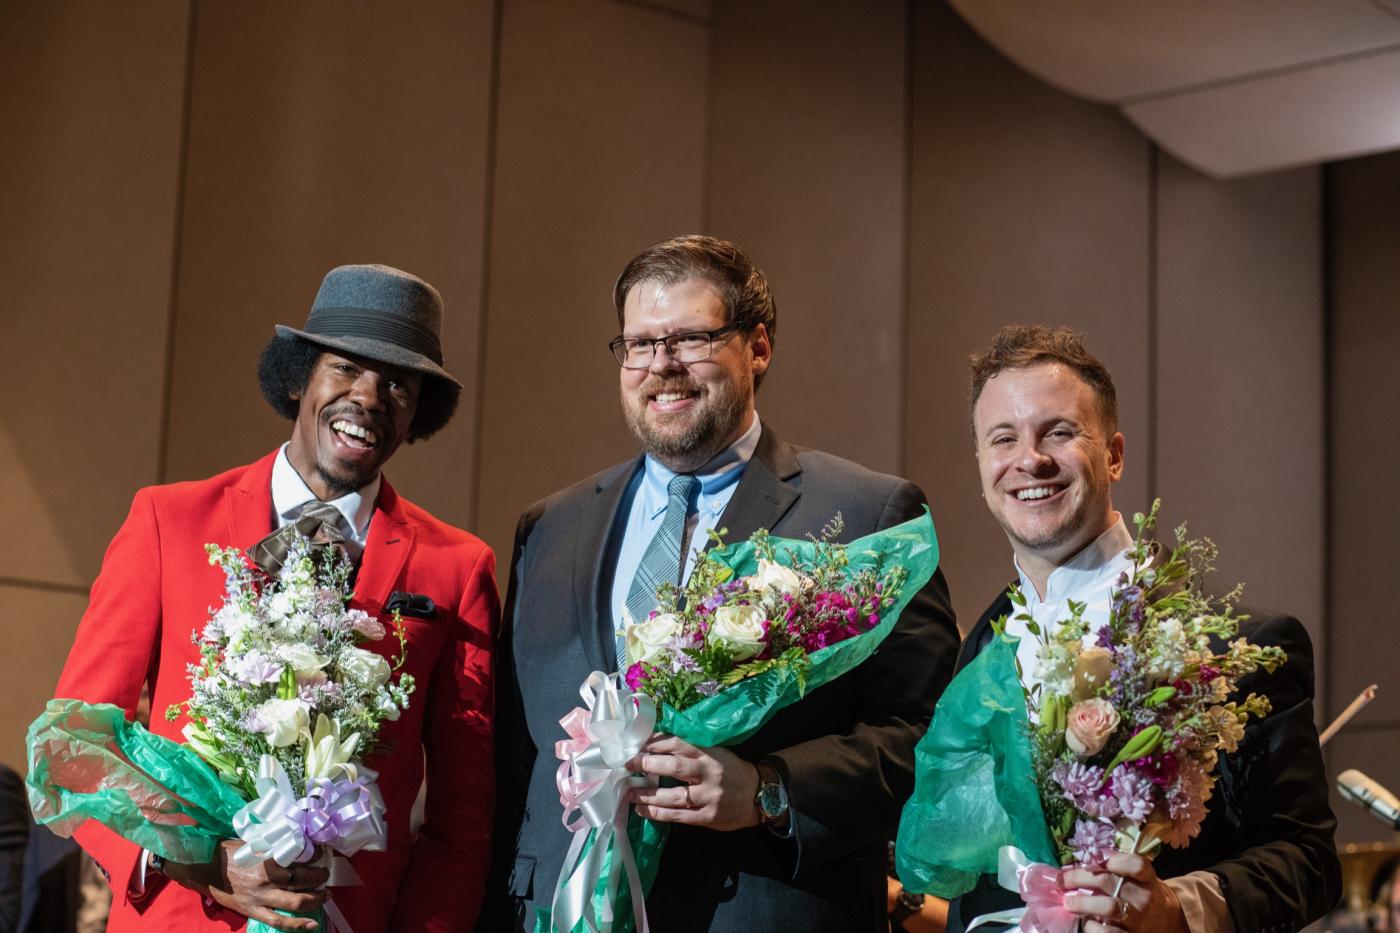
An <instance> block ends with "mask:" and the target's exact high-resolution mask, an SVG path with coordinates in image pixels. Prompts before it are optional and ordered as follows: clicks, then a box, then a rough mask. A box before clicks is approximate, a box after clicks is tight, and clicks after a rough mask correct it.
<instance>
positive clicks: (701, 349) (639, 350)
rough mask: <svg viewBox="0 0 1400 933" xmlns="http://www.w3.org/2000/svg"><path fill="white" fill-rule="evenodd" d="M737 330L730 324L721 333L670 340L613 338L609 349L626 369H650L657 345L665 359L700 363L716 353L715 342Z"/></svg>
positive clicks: (700, 333)
mask: <svg viewBox="0 0 1400 933" xmlns="http://www.w3.org/2000/svg"><path fill="white" fill-rule="evenodd" d="M738 329H739V325H738V324H729V325H726V326H724V327H721V328H720V329H719V330H697V331H693V332H691V333H688V334H672V335H671V336H669V337H614V338H613V339H612V340H610V341H608V349H609V350H611V351H612V355H613V356H614V357H616V358H617V362H618V363H619V364H620V365H621V366H622V368H623V369H646V368H647V367H649V366H651V361H652V360H653V359H655V358H656V347H657V345H658V344H660V345H662V346H664V347H665V348H666V355H667V356H669V357H670V358H671V359H673V360H675V361H676V362H677V363H700V362H703V361H705V360H708V359H709V358H710V356H711V354H713V353H714V350H715V341H716V340H718V339H719V338H720V337H723V336H724V335H725V334H730V333H733V332H734V331H736V330H738Z"/></svg>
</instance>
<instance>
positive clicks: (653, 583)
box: [617, 475, 700, 671]
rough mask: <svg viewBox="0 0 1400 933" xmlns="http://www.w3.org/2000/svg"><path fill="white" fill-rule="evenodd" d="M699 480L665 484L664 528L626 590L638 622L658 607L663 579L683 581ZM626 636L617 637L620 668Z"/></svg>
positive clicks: (679, 479)
mask: <svg viewBox="0 0 1400 933" xmlns="http://www.w3.org/2000/svg"><path fill="white" fill-rule="evenodd" d="M699 485H700V481H699V480H698V479H696V478H695V477H693V476H685V475H680V476H676V477H673V478H672V479H671V482H669V483H667V484H666V514H665V515H664V516H663V517H662V519H661V528H660V529H658V530H657V532H656V536H655V537H654V538H652V539H651V543H650V544H648V545H647V549H646V552H645V553H643V554H642V562H641V563H640V564H638V565H637V575H636V576H634V577H633V578H632V587H631V588H630V589H629V590H628V591H627V611H628V612H629V613H631V615H632V618H633V619H634V620H636V621H637V622H642V621H645V620H646V617H647V613H649V612H651V610H652V609H654V608H656V588H657V587H658V586H660V585H661V584H663V583H675V584H679V583H680V582H681V566H682V564H681V536H682V535H683V534H684V533H685V518H686V512H687V511H688V510H689V508H690V496H691V493H693V492H694V491H695V487H697V486H699ZM626 645H627V640H626V639H625V638H624V637H621V636H619V637H618V639H617V669H618V670H620V671H621V670H625V667H624V664H625V663H626V651H625V649H626Z"/></svg>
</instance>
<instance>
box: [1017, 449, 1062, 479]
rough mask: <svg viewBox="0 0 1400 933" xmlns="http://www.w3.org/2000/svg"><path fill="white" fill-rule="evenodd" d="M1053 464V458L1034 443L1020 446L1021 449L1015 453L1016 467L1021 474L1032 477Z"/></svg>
mask: <svg viewBox="0 0 1400 933" xmlns="http://www.w3.org/2000/svg"><path fill="white" fill-rule="evenodd" d="M1053 463H1054V460H1053V458H1051V457H1050V455H1049V454H1047V453H1046V452H1045V451H1043V450H1041V449H1040V445H1039V444H1036V443H1035V442H1031V443H1028V444H1022V445H1021V449H1020V450H1018V451H1017V452H1016V466H1017V468H1019V469H1020V470H1021V472H1023V473H1030V474H1032V475H1034V474H1036V473H1039V472H1040V471H1042V470H1044V469H1045V468H1046V467H1047V466H1051V465H1052V464H1053Z"/></svg>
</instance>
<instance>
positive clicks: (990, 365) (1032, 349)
mask: <svg viewBox="0 0 1400 933" xmlns="http://www.w3.org/2000/svg"><path fill="white" fill-rule="evenodd" d="M967 362H968V365H969V367H971V370H972V389H971V392H970V394H969V397H968V403H967V411H968V418H969V420H971V418H972V412H973V410H974V409H975V408H976V407H977V399H979V398H981V396H982V390H983V389H984V388H986V385H987V380H988V379H991V378H992V377H993V376H995V375H996V374H997V373H999V372H1001V371H1002V370H1006V369H1025V368H1026V367H1028V366H1036V365H1038V364H1040V363H1060V364H1062V365H1064V366H1068V367H1069V368H1070V369H1072V370H1074V372H1075V373H1076V374H1077V375H1078V376H1079V378H1080V379H1083V380H1084V382H1085V384H1086V385H1088V386H1089V388H1091V389H1093V390H1094V398H1095V399H1096V400H1097V401H1098V405H1099V417H1100V418H1102V419H1103V425H1104V428H1105V429H1106V430H1107V431H1108V433H1109V434H1112V433H1114V432H1115V431H1117V430H1118V390H1117V389H1115V388H1114V387H1113V377H1112V376H1111V375H1109V372H1108V367H1106V366H1104V364H1103V363H1101V362H1099V360H1098V358H1097V357H1096V356H1094V355H1093V354H1092V353H1090V352H1089V351H1088V350H1086V349H1084V335H1083V334H1081V333H1078V332H1077V331H1073V330H1070V329H1069V328H1068V327H1056V328H1053V329H1052V328H1049V327H1045V326H1043V325H1040V324H1007V325H1006V326H1005V327H1003V328H1002V329H1001V330H999V331H997V333H996V336H995V337H993V338H992V345H991V346H990V347H988V348H987V349H986V350H982V351H980V352H977V353H973V354H972V355H971V356H969V357H968V358H967Z"/></svg>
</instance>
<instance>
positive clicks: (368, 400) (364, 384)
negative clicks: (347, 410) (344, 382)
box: [350, 369, 389, 411]
mask: <svg viewBox="0 0 1400 933" xmlns="http://www.w3.org/2000/svg"><path fill="white" fill-rule="evenodd" d="M388 390H389V380H387V379H385V378H384V377H383V376H381V375H380V374H379V373H377V372H375V371H374V370H372V369H365V370H361V371H360V375H359V377H358V378H356V380H355V383H354V385H352V386H351V387H350V400H351V401H353V402H354V403H355V404H357V405H359V406H360V407H361V408H364V409H367V410H370V411H379V410H383V409H384V408H385V407H386V406H387V404H388Z"/></svg>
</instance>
